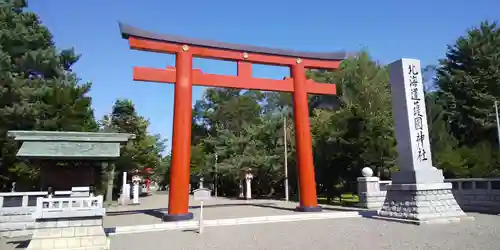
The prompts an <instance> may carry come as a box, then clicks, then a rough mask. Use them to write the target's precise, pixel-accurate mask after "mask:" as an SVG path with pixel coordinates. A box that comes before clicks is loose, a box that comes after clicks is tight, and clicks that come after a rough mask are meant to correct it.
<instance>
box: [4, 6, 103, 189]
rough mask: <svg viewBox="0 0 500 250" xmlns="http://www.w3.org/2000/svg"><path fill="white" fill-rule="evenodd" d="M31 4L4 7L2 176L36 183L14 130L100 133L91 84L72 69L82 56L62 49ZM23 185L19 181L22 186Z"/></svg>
mask: <svg viewBox="0 0 500 250" xmlns="http://www.w3.org/2000/svg"><path fill="white" fill-rule="evenodd" d="M25 7H26V1H23V0H11V1H7V4H4V5H2V6H1V7H0V157H1V165H0V177H1V178H3V181H7V180H10V181H12V180H18V179H34V178H36V172H33V171H32V169H30V168H28V167H27V166H25V165H24V164H16V161H17V160H16V158H15V153H16V151H17V149H18V145H17V144H15V143H13V142H12V141H10V140H8V139H7V138H6V133H7V131H9V130H59V131H95V130H97V128H98V127H97V124H96V122H95V119H94V115H93V110H92V108H91V98H90V97H89V96H87V93H88V91H89V90H90V87H91V84H90V83H85V84H80V83H79V79H78V77H77V76H76V74H75V73H73V72H72V71H71V66H72V65H73V64H74V63H76V62H77V61H78V58H79V55H77V54H76V53H75V51H74V50H73V49H67V50H62V51H58V50H57V49H56V47H55V44H54V41H53V39H52V35H51V33H50V32H49V30H48V29H47V28H46V27H45V26H43V25H42V23H41V22H40V20H39V18H38V16H37V15H36V14H34V13H31V12H27V11H25V9H24V8H25ZM18 183H19V182H18Z"/></svg>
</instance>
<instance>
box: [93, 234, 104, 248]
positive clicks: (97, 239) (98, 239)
mask: <svg viewBox="0 0 500 250" xmlns="http://www.w3.org/2000/svg"><path fill="white" fill-rule="evenodd" d="M106 240H107V238H106V236H104V235H102V236H94V237H93V245H94V246H106V243H107V242H106Z"/></svg>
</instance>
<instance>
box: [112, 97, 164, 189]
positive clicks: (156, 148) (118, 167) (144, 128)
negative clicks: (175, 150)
mask: <svg viewBox="0 0 500 250" xmlns="http://www.w3.org/2000/svg"><path fill="white" fill-rule="evenodd" d="M102 124H104V125H105V126H104V127H109V128H111V130H112V131H113V132H118V133H130V134H134V135H135V139H134V140H133V141H132V142H130V143H127V145H125V147H123V148H122V150H121V156H120V158H118V160H117V161H116V163H115V164H113V165H111V166H110V167H111V168H110V169H108V170H107V174H108V199H109V198H110V197H111V196H110V195H111V194H110V190H111V187H113V189H114V193H117V192H118V191H119V190H118V188H117V187H119V186H121V183H115V181H114V180H115V179H116V175H117V174H120V173H122V172H130V171H131V170H134V169H137V170H140V171H142V170H144V169H145V168H151V169H153V171H163V169H162V168H161V162H162V161H161V160H162V155H161V154H162V153H163V151H164V150H165V143H166V141H165V140H163V139H161V137H160V136H159V135H151V134H149V132H148V127H149V121H148V120H146V119H145V118H144V117H142V116H139V115H138V114H137V112H136V110H135V106H134V104H133V103H132V101H130V100H127V99H119V100H116V102H115V104H114V105H113V108H112V112H111V114H110V115H109V116H105V117H104V118H103V121H102ZM118 180H121V179H118ZM112 193H113V192H112Z"/></svg>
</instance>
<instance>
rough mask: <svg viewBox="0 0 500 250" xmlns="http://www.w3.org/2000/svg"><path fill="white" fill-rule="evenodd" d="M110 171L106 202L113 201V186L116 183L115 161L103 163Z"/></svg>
mask: <svg viewBox="0 0 500 250" xmlns="http://www.w3.org/2000/svg"><path fill="white" fill-rule="evenodd" d="M103 165H104V166H105V167H106V169H107V172H108V188H107V190H106V202H111V201H113V187H114V183H115V171H116V166H115V164H114V163H107V162H106V163H103Z"/></svg>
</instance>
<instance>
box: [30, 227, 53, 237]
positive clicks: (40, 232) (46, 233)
mask: <svg viewBox="0 0 500 250" xmlns="http://www.w3.org/2000/svg"><path fill="white" fill-rule="evenodd" d="M35 230H36V234H33V237H35V238H38V239H41V238H47V237H50V229H49V228H43V229H35Z"/></svg>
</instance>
